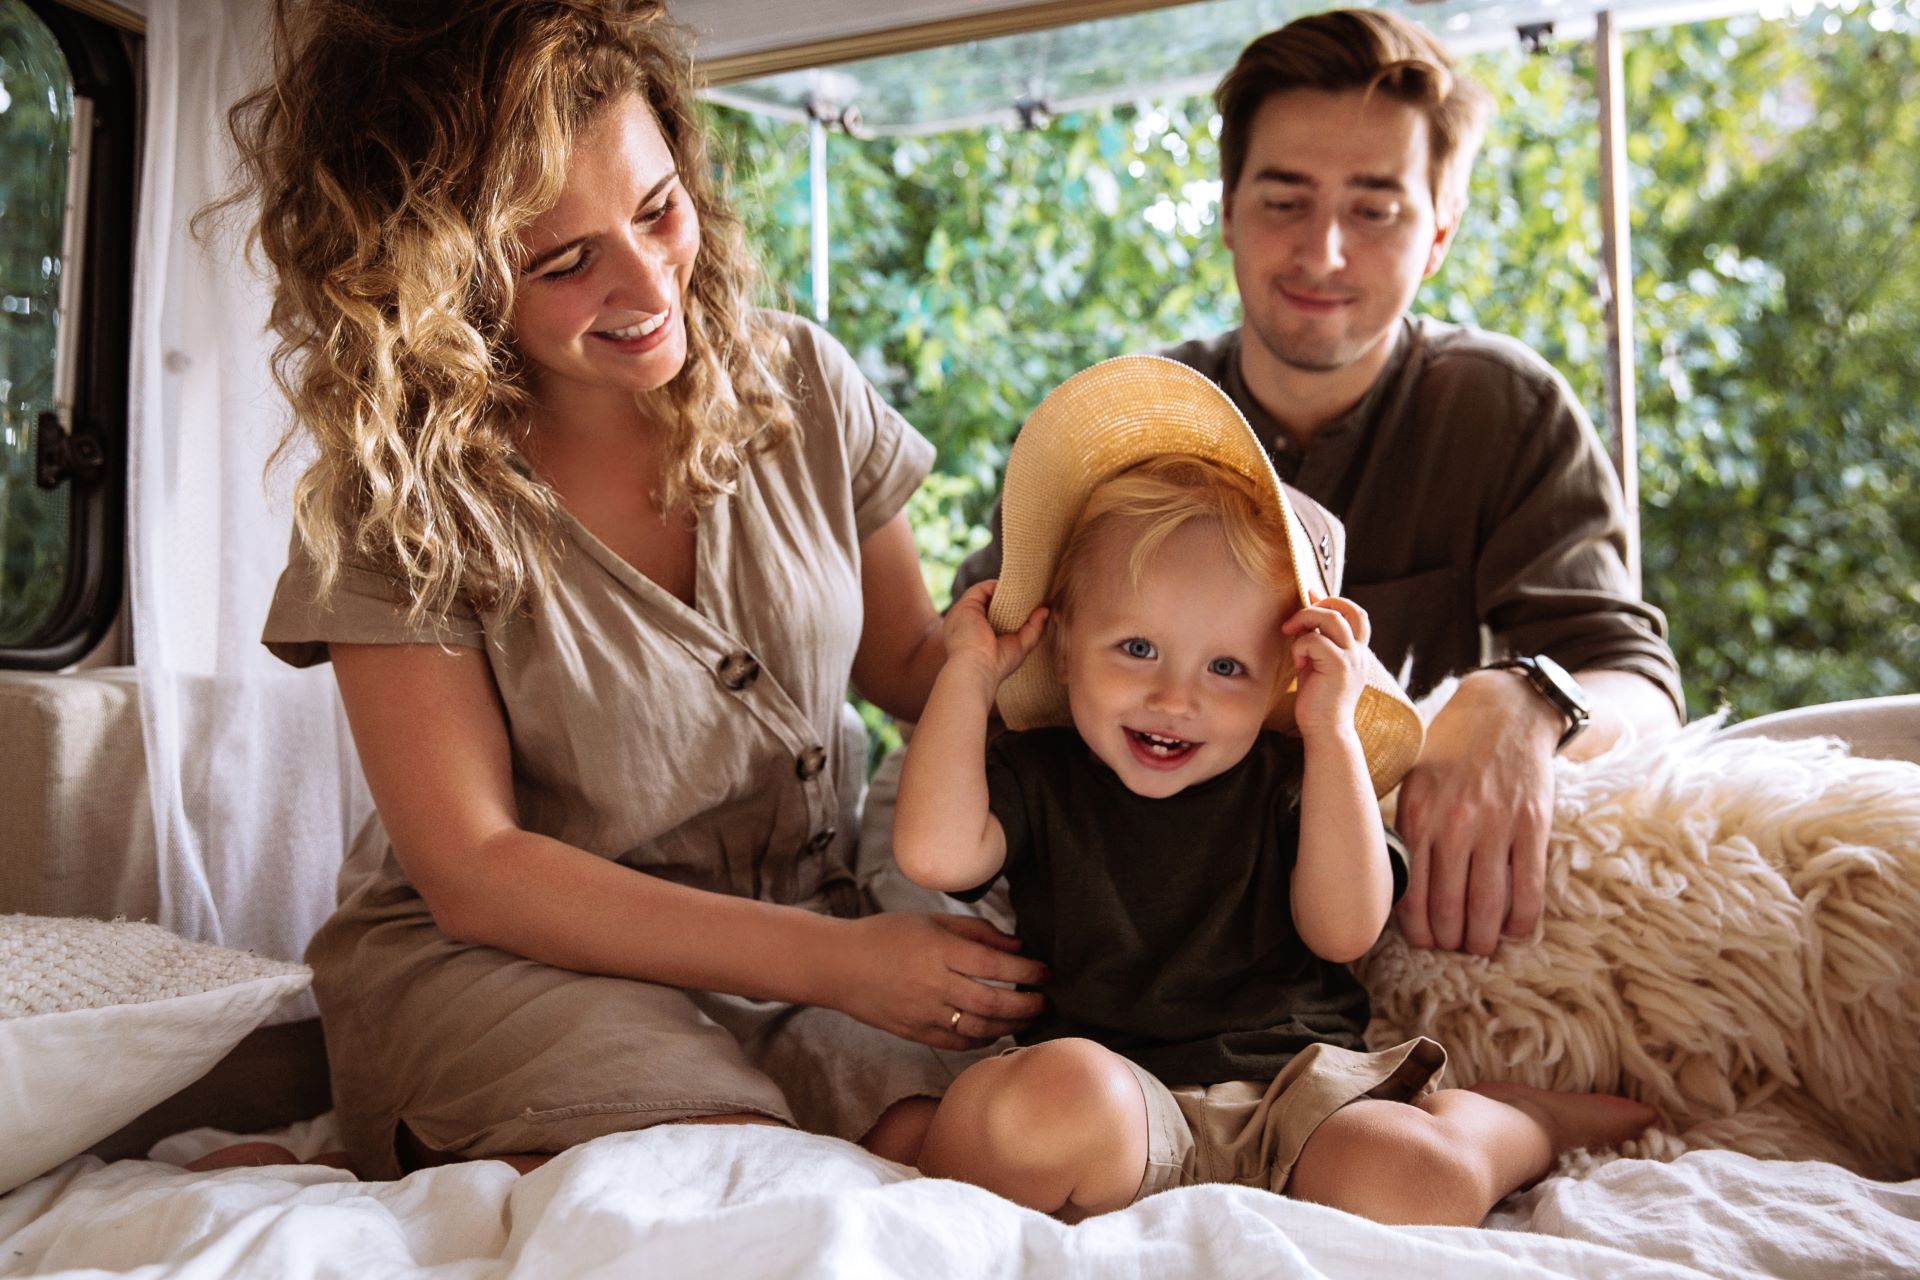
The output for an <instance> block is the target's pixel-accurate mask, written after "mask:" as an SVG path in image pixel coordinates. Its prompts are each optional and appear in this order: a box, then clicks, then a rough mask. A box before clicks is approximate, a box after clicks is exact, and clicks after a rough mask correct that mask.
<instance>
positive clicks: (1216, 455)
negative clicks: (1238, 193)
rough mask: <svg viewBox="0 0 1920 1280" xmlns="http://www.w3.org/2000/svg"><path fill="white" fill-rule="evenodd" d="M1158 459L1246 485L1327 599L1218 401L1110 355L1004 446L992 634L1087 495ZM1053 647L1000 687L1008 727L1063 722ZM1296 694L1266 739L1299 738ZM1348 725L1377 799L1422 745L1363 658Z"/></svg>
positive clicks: (1299, 538) (1009, 620)
mask: <svg viewBox="0 0 1920 1280" xmlns="http://www.w3.org/2000/svg"><path fill="white" fill-rule="evenodd" d="M1166 454H1187V455H1191V456H1195V457H1200V458H1205V459H1208V460H1210V461H1212V462H1216V463H1219V464H1220V465H1222V466H1226V467H1230V468H1232V469H1233V470H1235V471H1238V472H1239V473H1240V474H1241V475H1243V476H1245V477H1246V478H1247V479H1249V480H1251V481H1252V482H1253V483H1254V485H1255V486H1256V487H1257V488H1258V489H1259V490H1260V491H1261V493H1262V494H1263V495H1265V497H1266V498H1267V499H1268V500H1269V501H1270V502H1272V504H1273V505H1274V507H1276V508H1277V509H1278V510H1279V511H1280V512H1281V513H1282V514H1283V515H1284V517H1285V520H1286V528H1287V556H1288V559H1289V560H1290V561H1291V563H1292V568H1293V581H1294V585H1295V587H1296V589H1297V590H1298V592H1299V598H1300V599H1301V600H1303V601H1311V600H1318V599H1320V598H1322V597H1324V596H1327V595H1331V594H1332V592H1331V591H1330V590H1329V589H1328V586H1327V583H1326V579H1325V578H1324V577H1323V576H1322V575H1321V570H1320V562H1319V561H1318V560H1317V559H1316V558H1315V557H1314V555H1313V551H1312V548H1311V544H1310V542H1309V540H1308V538H1307V534H1306V530H1305V529H1304V528H1302V527H1301V524H1300V520H1299V517H1298V516H1296V515H1295V514H1294V511H1293V506H1292V504H1291V503H1289V502H1288V501H1287V495H1286V490H1285V489H1284V488H1282V487H1281V484H1280V477H1279V476H1277V475H1275V474H1274V470H1273V462H1272V460H1271V459H1269V458H1268V457H1267V451H1266V449H1265V448H1263V447H1262V446H1261V444H1260V440H1259V438H1258V437H1257V436H1255V435H1254V433H1253V428H1252V427H1249V426H1248V425H1247V420H1246V419H1245V418H1243V417H1241V416H1240V410H1239V409H1238V408H1236V407H1235V406H1234V403H1233V401H1231V400H1229V399H1228V398H1227V396H1226V393H1225V392H1223V391H1221V390H1220V388H1219V387H1217V386H1215V385H1214V384H1213V383H1212V382H1211V381H1210V380H1208V379H1207V378H1206V377H1204V376H1202V375H1201V374H1199V373H1196V372H1195V371H1194V370H1192V369H1190V368H1188V367H1187V366H1186V365H1183V364H1181V363H1179V362H1178V361H1175V360H1168V359H1166V358H1164V357H1162V356H1120V357H1119V358H1117V359H1113V360H1107V361H1104V362H1102V363H1100V364H1097V365H1094V366H1093V367H1092V368H1090V369H1084V370H1082V371H1081V372H1079V373H1076V374H1074V375H1073V376H1072V377H1071V378H1068V379H1067V380H1066V381H1065V382H1063V383H1061V384H1060V385H1059V386H1058V387H1055V388H1054V389H1053V391H1052V392H1050V393H1049V394H1048V395H1047V398H1046V399H1044V400H1042V401H1041V402H1040V404H1039V407H1038V408H1036V409H1035V410H1034V411H1033V415H1032V416H1031V417H1029V418H1028V419H1027V422H1026V425H1025V426H1023V427H1021V428H1020V434H1019V435H1018V436H1017V437H1016V438H1015V439H1014V442H1013V452H1012V454H1011V455H1010V456H1009V457H1008V459H1007V473H1006V478H1005V480H1004V482H1003V483H1002V485H1001V490H1000V522H1001V540H1002V545H1003V547H1004V553H1003V556H1002V559H1001V567H1000V585H999V586H998V587H997V588H996V589H995V591H994V595H993V604H992V605H991V607H990V608H989V610H988V618H989V619H990V620H991V621H992V623H993V625H994V627H995V629H996V630H999V631H1002V632H1008V631H1016V630H1018V629H1019V627H1020V624H1021V623H1023V622H1025V621H1026V619H1027V616H1028V615H1029V614H1031V613H1032V612H1033V610H1034V609H1035V607H1037V606H1038V605H1040V604H1041V603H1042V602H1043V601H1044V600H1045V598H1046V592H1047V587H1048V585H1049V584H1050V583H1052V581H1053V570H1054V565H1055V564H1056V562H1057V561H1058V560H1059V558H1060V552H1061V549H1062V548H1063V547H1064V546H1065V545H1066V541H1067V535H1068V534H1069V533H1071V532H1072V530H1073V526H1074V523H1075V522H1076V521H1077V520H1078V519H1079V518H1080V511H1081V508H1082V507H1084V506H1085V505H1086V501H1087V497H1088V495H1089V494H1091V493H1092V492H1093V491H1094V489H1096V488H1097V487H1099V486H1100V485H1101V484H1103V483H1104V482H1106V481H1107V480H1110V479H1112V478H1113V477H1114V476H1116V475H1119V474H1120V473H1121V472H1122V471H1125V470H1127V469H1128V468H1129V467H1132V466H1134V465H1135V464H1137V463H1140V462H1144V461H1146V460H1147V459H1149V458H1155V457H1160V456H1163V455H1166ZM1052 645H1053V642H1052V632H1051V631H1049V632H1048V636H1047V638H1046V639H1045V640H1043V641H1042V643H1041V644H1040V646H1039V647H1038V648H1036V649H1035V650H1034V651H1033V652H1032V653H1031V654H1028V655H1027V660H1026V661H1025V662H1023V663H1021V664H1020V667H1019V669H1018V670H1016V671H1015V672H1014V673H1013V675H1011V676H1010V677H1008V678H1007V680H1006V682H1005V683H1004V684H1002V685H1001V686H1000V696H999V706H1000V715H1001V718H1002V719H1004V720H1005V721H1006V722H1007V725H1008V727H1010V728H1014V729H1037V728H1042V727H1045V726H1049V725H1068V724H1072V723H1073V717H1072V714H1071V712H1070V711H1069V709H1068V706H1067V690H1066V686H1064V685H1062V684H1061V683H1060V682H1059V680H1058V679H1056V678H1055V676H1054V664H1053V657H1052ZM1297 692H1298V684H1297V681H1289V682H1288V684H1287V687H1286V689H1285V690H1284V691H1283V692H1282V693H1281V695H1280V697H1279V700H1278V701H1277V702H1275V704H1274V708H1273V712H1272V714H1271V715H1269V716H1268V717H1267V727H1268V728H1269V729H1275V730H1278V731H1279V732H1282V733H1296V734H1297V733H1298V732H1299V730H1298V729H1297V728H1296V727H1295V725H1294V721H1293V702H1294V697H1295V695H1296V693H1297ZM1353 723H1354V728H1355V729H1356V730H1357V731H1358V733H1359V736H1360V744H1361V746H1362V748H1363V749H1364V750H1365V752H1366V757H1367V771H1368V773H1369V774H1371V775H1372V779H1373V789H1374V793H1375V794H1376V795H1385V794H1386V793H1387V792H1388V791H1391V790H1392V789H1393V788H1394V787H1395V786H1396V785H1398V783H1399V781H1400V779H1401V777H1402V776H1404V775H1405V774H1406V772H1407V770H1408V769H1409V768H1411V767H1412V766H1413V762H1414V759H1415V758H1416V757H1417V756H1418V755H1419V754H1420V743H1421V740H1422V738H1423V736H1424V735H1423V731H1422V729H1421V725H1420V717H1419V714H1418V713H1416V712H1415V711H1414V709H1413V704H1412V703H1411V702H1409V701H1408V700H1407V695H1406V694H1405V693H1404V692H1403V691H1402V690H1401V688H1400V686H1399V684H1398V683H1396V682H1395V680H1394V679H1393V677H1392V676H1390V675H1388V674H1387V672H1386V669H1385V668H1384V667H1382V666H1381V665H1380V661H1379V659H1378V658H1376V657H1374V656H1373V654H1372V653H1371V652H1369V653H1368V654H1367V661H1366V687H1365V688H1363V689H1362V690H1361V691H1360V698H1359V702H1358V703H1357V705H1356V706H1355V707H1354V711H1353Z"/></svg>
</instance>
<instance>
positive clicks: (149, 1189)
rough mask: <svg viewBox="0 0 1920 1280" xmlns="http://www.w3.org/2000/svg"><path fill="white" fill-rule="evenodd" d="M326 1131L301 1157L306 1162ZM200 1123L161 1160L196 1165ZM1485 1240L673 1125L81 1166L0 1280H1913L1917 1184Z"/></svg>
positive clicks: (1568, 1191)
mask: <svg viewBox="0 0 1920 1280" xmlns="http://www.w3.org/2000/svg"><path fill="white" fill-rule="evenodd" d="M323 1137H324V1135H322V1134H313V1135H310V1136H307V1137H306V1140H305V1141H304V1142H296V1143H295V1145H296V1147H301V1146H304V1147H305V1148H306V1149H308V1150H311V1149H314V1148H315V1147H316V1146H317V1145H318V1143H319V1142H320V1141H322V1140H323ZM225 1140H227V1136H226V1135H215V1134H211V1133H210V1132H208V1131H197V1132H196V1133H195V1134H189V1135H183V1136H182V1137H180V1138H174V1139H169V1140H168V1142H167V1143H164V1144H162V1146H161V1147H160V1148H158V1149H157V1150H158V1151H160V1152H161V1153H162V1154H166V1155H169V1156H172V1157H173V1158H176V1159H178V1158H184V1157H189V1156H191V1155H193V1154H197V1153H198V1152H199V1151H201V1150H205V1149H210V1148H211V1147H212V1146H214V1145H218V1144H220V1143H221V1142H223V1141H225ZM1492 1221H1493V1222H1494V1223H1495V1224H1496V1225H1497V1226H1498V1227H1500V1228H1501V1229H1498V1230H1479V1231H1467V1230H1459V1229H1444V1228H1389V1227H1382V1226H1377V1225H1375V1224H1373V1223H1370V1222H1367V1221H1364V1220H1362V1219H1359V1218H1354V1217H1351V1216H1349V1215H1347V1214H1343V1213H1339V1212H1336V1211H1334V1210H1331V1209H1325V1208H1321V1207H1319V1206H1316V1205H1309V1204H1301V1203H1297V1202H1294V1201H1291V1200H1286V1199H1282V1198H1280V1197H1277V1196H1271V1195H1267V1194H1265V1193H1264V1192H1259V1191H1253V1190H1249V1189H1245V1188H1232V1187H1192V1188H1187V1189H1185V1190H1181V1191H1174V1192H1169V1193H1167V1194H1164V1195H1160V1196H1155V1197H1153V1198H1151V1199H1149V1200H1147V1201H1145V1202H1143V1203H1141V1204H1138V1205H1135V1206H1134V1207H1133V1208H1131V1209H1129V1210H1127V1211H1125V1212H1123V1213H1116V1214H1112V1215H1109V1216H1107V1217H1104V1218H1099V1219H1095V1220H1093V1221H1091V1222H1087V1223H1083V1224H1081V1225H1079V1226H1074V1227H1068V1226H1064V1225H1062V1224H1060V1223H1057V1222H1055V1221H1053V1220H1051V1219H1049V1218H1047V1217H1045V1216H1043V1215H1041V1214H1037V1213H1033V1212H1030V1211H1027V1210H1023V1209H1019V1208H1016V1207H1014V1206H1013V1205H1011V1204H1009V1203H1007V1202H1006V1201H1003V1200H1000V1199H998V1198H996V1197H994V1196H992V1195H989V1194H987V1193H986V1192H983V1191H980V1190H978V1189H977V1188H973V1187H968V1186H964V1185H961V1184H958V1183H952V1182H942V1181H936V1180H933V1179H927V1178H921V1177H919V1176H917V1175H916V1174H914V1173H913V1172H912V1171H910V1170H908V1169H904V1168H902V1167H900V1166H898V1165H894V1164H889V1163H888V1162H886V1161H883V1160H879V1159H876V1158H874V1157H872V1156H869V1155H867V1154H866V1153H865V1152H863V1151H861V1150H860V1149H859V1148H857V1147H853V1146H850V1145H848V1144H846V1143H842V1142H837V1141H835V1140H833V1139H828V1138H816V1137H811V1136H808V1135H805V1134H800V1133H793V1132H788V1131H785V1130H779V1129H772V1128H762V1127H751V1126H728V1127H699V1126H668V1127H664V1128H657V1129H653V1130H650V1131H647V1132H643V1133H637V1134H620V1135H615V1136H612V1137H608V1138H602V1139H600V1140H598V1141H595V1142H592V1143H588V1144H587V1145H585V1146H583V1147H579V1148H576V1149H575V1150H573V1151H571V1152H568V1153H567V1154H566V1155H563V1156H561V1157H559V1158H557V1159H555V1160H554V1161H552V1162H551V1163H549V1164H548V1165H547V1166H545V1167H544V1168H542V1169H540V1170H538V1171H536V1172H534V1173H532V1174H529V1175H527V1176H526V1177H524V1178H522V1177H518V1176H516V1175H515V1174H513V1173H512V1171H510V1170H509V1169H508V1168H507V1167H506V1166H505V1165H502V1164H499V1163H497V1162H492V1161H480V1162H475V1163H472V1164H464V1165H454V1166H448V1167H445V1168H439V1169H432V1170H427V1171H424V1172H421V1173H417V1174H414V1175H413V1176H412V1177H409V1178H406V1179H404V1180H402V1181H399V1182H388V1183H367V1182H359V1181H356V1180H354V1179H353V1178H352V1177H351V1176H349V1175H348V1174H346V1173H344V1172H341V1171H339V1170H335V1169H330V1168H327V1167H324V1166H316V1165H286V1166H276V1167H268V1168H260V1169H233V1170H227V1171H224V1172H220V1173H211V1174H192V1173H187V1172H185V1171H184V1170H182V1169H180V1168H178V1167H175V1166H173V1165H169V1164H164V1163H158V1162H153V1161H120V1162H118V1163H114V1164H109V1165H103V1164H102V1163H101V1162H100V1161H98V1160H96V1159H93V1158H91V1157H82V1158H80V1159H77V1160H72V1161H69V1162H68V1163H66V1164H65V1165H62V1166H61V1167H60V1168H59V1169H57V1170H55V1171H54V1172H52V1173H50V1174H48V1175H47V1176H46V1177H43V1178H41V1179H39V1180H37V1181H35V1182H32V1183H29V1184H28V1185H27V1186H25V1187H22V1188H21V1189H19V1190H18V1191H16V1192H14V1193H13V1194H11V1195H8V1196H6V1197H0V1276H20V1275H59V1276H95V1275H133V1276H142V1277H158V1276H179V1277H188V1278H190V1280H214V1278H215V1277H240V1278H242V1280H254V1278H256V1277H257V1278H259V1280H297V1278H300V1277H310V1276H311V1277H319V1276H352V1277H355V1278H356V1280H359V1278H360V1277H375V1276H389V1275H413V1274H425V1275H431V1276H434V1277H447V1278H452V1277H462V1278H465V1277H475V1278H478V1277H529V1278H531V1277H542V1278H544V1277H557V1276H589V1277H590V1276H622V1277H625V1276H670V1277H696V1278H697V1277H706V1276H713V1277H722V1276H725V1277H743V1276H779V1277H786V1276H795V1277H798V1276H836V1277H837V1276H855V1277H863V1276H910V1277H915V1278H916V1280H918V1278H920V1277H926V1278H927V1280H945V1278H947V1277H954V1278H958V1277H996V1278H997V1277H1008V1276H1032V1277H1049V1278H1051V1277H1076V1276H1100V1277H1132V1276H1138V1277H1166V1276H1195V1277H1202V1276H1204V1277H1209V1278H1211V1277H1219V1278H1221V1280H1236V1278H1237V1277H1243V1276H1244V1277H1255V1276H1260V1277H1267V1276H1306V1277H1322V1276H1324V1277H1375V1276H1387V1277H1393V1280H1412V1278H1418V1280H1429V1278H1433V1277H1455V1276H1460V1277H1476V1278H1477V1277H1487V1278H1488V1280H1505V1278H1508V1277H1513V1278H1519V1277H1582V1278H1591V1280H1600V1278H1605V1280H1641V1278H1646V1280H1656V1278H1659V1280H1668V1278H1672V1277H1686V1278H1688V1280H1699V1278H1700V1277H1702V1276H1711V1277H1729V1278H1744V1277H1750V1276H1768V1277H1793V1278H1796V1280H1797V1278H1799V1277H1808V1278H1813V1277H1818V1278H1819V1280H1839V1278H1845V1280H1856V1278H1864V1277H1882V1276H1886V1277H1892V1276H1914V1275H1920V1180H1917V1181H1913V1182H1905V1183H1876V1182H1869V1181H1866V1180H1864V1179H1861V1178H1857V1177H1855V1176H1853V1175H1851V1174H1849V1173H1846V1172H1844V1171H1843V1170H1840V1169H1838V1168H1836V1167H1834V1166H1832V1165H1824V1164H1809V1163H1785V1162H1765V1161H1758V1160H1752V1159H1749V1158H1747V1157H1745V1156H1740V1155H1734V1154H1731V1153H1727V1152H1695V1153H1691V1154H1689V1155H1686V1156H1683V1157H1681V1158H1680V1159H1679V1160H1677V1161H1675V1162H1673V1163H1671V1164H1660V1163H1655V1162H1651V1161H1641V1160H1619V1161H1614V1162H1612V1163H1609V1164H1604V1165H1602V1166H1600V1167H1599V1168H1597V1169H1592V1170H1590V1171H1588V1172H1586V1173H1584V1174H1583V1175H1581V1176H1577V1177H1575V1176H1560V1177H1554V1178H1550V1179H1548V1180H1546V1181H1545V1182H1543V1183H1541V1184H1540V1185H1539V1186H1537V1187H1535V1188H1534V1189H1533V1190H1532V1191H1530V1192H1528V1193H1526V1194H1525V1195H1524V1196H1521V1197H1519V1198H1517V1199H1515V1200H1513V1201H1510V1202H1508V1203H1507V1204H1506V1205H1503V1206H1502V1207H1501V1208H1500V1209H1499V1210H1498V1211H1496V1213H1495V1215H1494V1218H1493V1219H1492Z"/></svg>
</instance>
